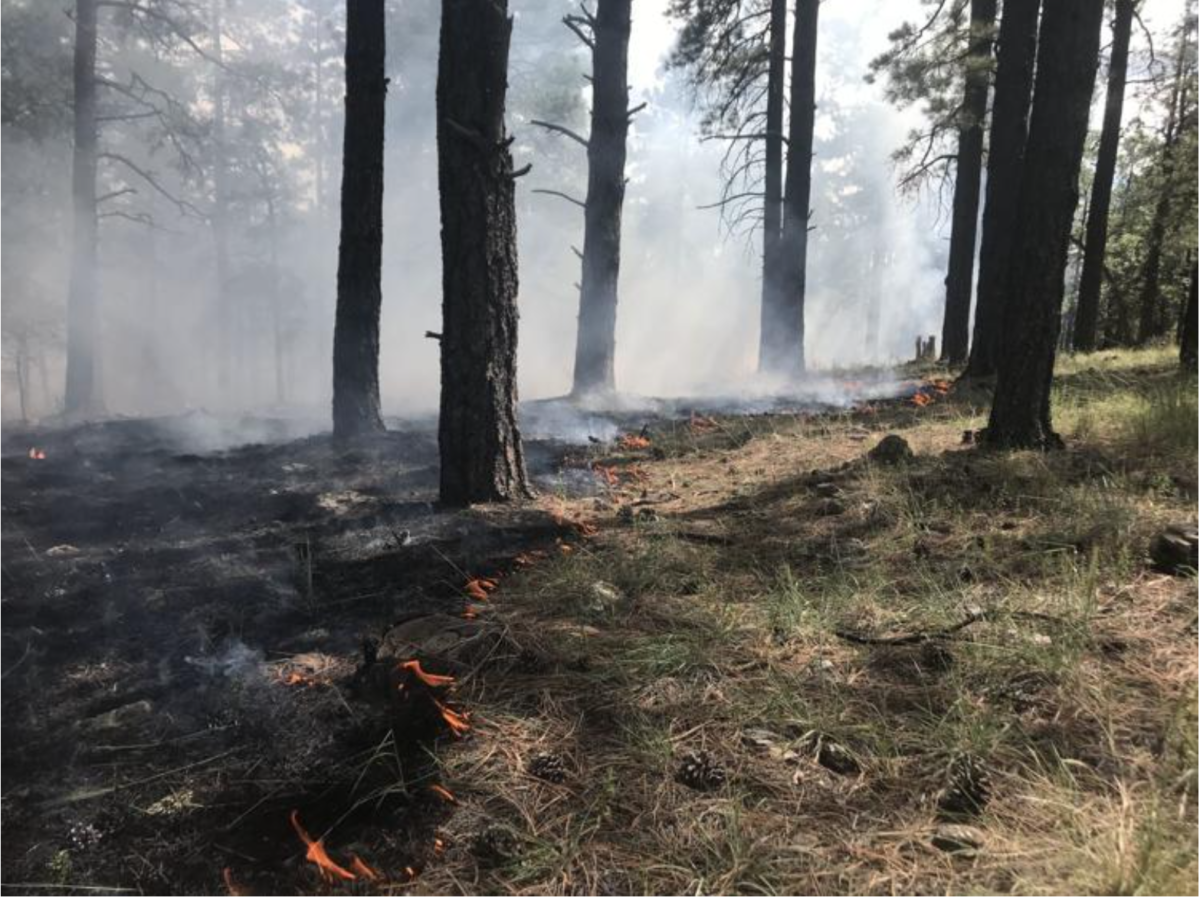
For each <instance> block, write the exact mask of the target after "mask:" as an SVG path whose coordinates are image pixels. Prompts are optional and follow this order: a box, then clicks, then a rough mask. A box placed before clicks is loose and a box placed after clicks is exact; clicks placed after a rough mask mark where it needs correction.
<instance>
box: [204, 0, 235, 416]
mask: <svg viewBox="0 0 1200 901" xmlns="http://www.w3.org/2000/svg"><path fill="white" fill-rule="evenodd" d="M223 2H225V0H212V41H213V47H212V55H213V60H214V62H215V63H216V69H215V70H214V72H213V79H214V83H213V208H212V213H211V214H210V216H209V226H210V228H211V230H212V239H213V257H214V259H213V264H214V272H213V277H214V278H215V280H216V285H215V288H216V297H215V303H214V304H213V308H214V315H215V318H216V326H217V328H216V338H217V346H216V348H215V351H216V366H217V390H218V392H219V393H220V394H221V401H222V402H223V403H224V402H226V401H228V400H230V399H232V397H233V387H234V386H233V361H234V346H233V345H234V341H235V340H237V338H238V335H237V329H236V327H235V324H234V317H235V315H236V311H235V310H234V309H233V307H232V304H231V303H230V301H229V170H228V164H227V161H226V159H225V156H226V153H227V147H226V122H225V112H226V110H225V107H226V96H225V70H224V68H223V65H224V58H225V50H224V46H225V42H224V37H223V34H222V29H223V25H222V21H221V18H222V17H221V4H222V3H223Z"/></svg>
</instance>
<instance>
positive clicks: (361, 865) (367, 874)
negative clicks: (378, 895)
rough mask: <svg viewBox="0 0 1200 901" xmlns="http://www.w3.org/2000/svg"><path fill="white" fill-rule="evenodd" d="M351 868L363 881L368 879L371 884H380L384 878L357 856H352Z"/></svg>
mask: <svg viewBox="0 0 1200 901" xmlns="http://www.w3.org/2000/svg"><path fill="white" fill-rule="evenodd" d="M350 867H351V869H353V870H354V872H356V873H357V874H358V875H359V876H361V877H362V878H363V879H368V880H370V881H371V882H378V881H379V880H380V879H382V878H383V877H382V876H381V875H380V874H379V872H378V871H377V870H373V869H371V868H370V867H369V866H367V864H366V862H365V861H364V860H363V859H362V858H361V857H359V856H358V855H357V854H351V855H350Z"/></svg>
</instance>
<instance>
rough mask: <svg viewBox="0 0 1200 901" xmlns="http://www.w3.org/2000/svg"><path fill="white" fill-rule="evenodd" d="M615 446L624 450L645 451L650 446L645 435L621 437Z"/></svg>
mask: <svg viewBox="0 0 1200 901" xmlns="http://www.w3.org/2000/svg"><path fill="white" fill-rule="evenodd" d="M617 444H619V445H620V446H621V447H622V448H624V449H625V450H645V449H646V448H648V447H649V446H650V439H649V438H647V437H646V436H645V435H622V436H621V439H620V440H619V441H618V442H617Z"/></svg>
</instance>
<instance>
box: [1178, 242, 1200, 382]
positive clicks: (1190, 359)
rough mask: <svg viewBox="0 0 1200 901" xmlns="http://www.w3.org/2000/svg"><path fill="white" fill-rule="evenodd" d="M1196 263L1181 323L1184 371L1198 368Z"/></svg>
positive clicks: (1181, 360) (1181, 359) (1193, 264)
mask: <svg viewBox="0 0 1200 901" xmlns="http://www.w3.org/2000/svg"><path fill="white" fill-rule="evenodd" d="M1198 274H1200V273H1198V272H1197V266H1196V261H1195V260H1192V283H1191V285H1190V286H1189V288H1188V299H1187V305H1186V306H1185V307H1184V308H1183V320H1182V321H1181V322H1180V323H1179V364H1180V365H1181V366H1182V367H1183V368H1184V369H1195V368H1196V361H1197V357H1196V289H1197V284H1196V277H1197V275H1198Z"/></svg>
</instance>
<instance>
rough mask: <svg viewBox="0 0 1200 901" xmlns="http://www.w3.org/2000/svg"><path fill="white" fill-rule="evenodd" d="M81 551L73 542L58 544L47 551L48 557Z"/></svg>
mask: <svg viewBox="0 0 1200 901" xmlns="http://www.w3.org/2000/svg"><path fill="white" fill-rule="evenodd" d="M78 553H79V548H77V547H75V545H73V544H56V545H55V546H54V547H52V548H50V549H48V550H47V551H46V556H47V557H70V556H72V555H74V554H78Z"/></svg>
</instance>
